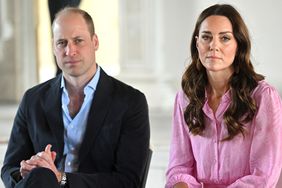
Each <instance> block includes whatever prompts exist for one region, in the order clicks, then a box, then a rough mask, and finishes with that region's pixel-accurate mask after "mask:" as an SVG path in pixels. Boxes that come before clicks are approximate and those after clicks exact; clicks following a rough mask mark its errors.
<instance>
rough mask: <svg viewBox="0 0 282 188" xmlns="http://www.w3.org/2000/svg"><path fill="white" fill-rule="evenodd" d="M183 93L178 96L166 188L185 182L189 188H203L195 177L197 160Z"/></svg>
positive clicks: (175, 105)
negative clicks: (185, 117)
mask: <svg viewBox="0 0 282 188" xmlns="http://www.w3.org/2000/svg"><path fill="white" fill-rule="evenodd" d="M184 103H185V102H184V97H183V93H181V92H179V93H178V94H177V95H176V99H175V104H174V114H173V123H172V125H173V126H172V138H171V145H170V158H169V165H168V170H167V173H166V177H167V184H166V186H165V187H166V188H172V187H173V186H174V185H175V184H176V183H179V182H185V183H187V184H188V186H189V188H201V187H202V185H201V184H200V183H199V182H198V181H197V179H196V178H195V177H194V174H195V172H194V170H195V160H194V157H193V154H192V148H191V143H190V138H189V134H188V127H187V125H186V123H185V121H184V118H183V106H185V105H186V104H184Z"/></svg>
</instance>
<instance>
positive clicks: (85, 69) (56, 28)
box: [53, 13, 99, 77]
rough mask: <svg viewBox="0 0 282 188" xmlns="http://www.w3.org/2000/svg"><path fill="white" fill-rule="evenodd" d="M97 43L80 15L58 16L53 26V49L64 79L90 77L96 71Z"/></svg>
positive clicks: (96, 39) (95, 37)
mask: <svg viewBox="0 0 282 188" xmlns="http://www.w3.org/2000/svg"><path fill="white" fill-rule="evenodd" d="M98 46H99V42H98V38H97V36H96V35H93V36H91V35H90V33H89V30H88V27H87V24H86V22H85V20H84V19H83V17H82V16H81V15H80V14H76V13H67V14H63V15H60V16H59V17H58V18H57V19H56V20H55V22H54V25H53V49H54V54H55V56H56V59H57V64H58V66H59V67H60V68H61V69H62V71H63V74H64V76H65V77H80V76H83V77H85V76H86V77H91V76H93V74H94V73H95V71H96V57H95V51H96V50H97V49H98Z"/></svg>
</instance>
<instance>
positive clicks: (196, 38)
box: [195, 36, 199, 48]
mask: <svg viewBox="0 0 282 188" xmlns="http://www.w3.org/2000/svg"><path fill="white" fill-rule="evenodd" d="M198 39H199V37H198V36H195V40H196V48H198Z"/></svg>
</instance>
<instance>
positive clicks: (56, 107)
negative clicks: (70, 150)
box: [43, 76, 64, 159]
mask: <svg viewBox="0 0 282 188" xmlns="http://www.w3.org/2000/svg"><path fill="white" fill-rule="evenodd" d="M60 81H61V76H58V77H57V78H56V79H55V80H54V81H53V82H52V83H50V89H49V90H48V91H47V92H46V98H45V99H43V109H44V110H45V114H46V119H47V122H48V125H49V127H50V129H51V131H52V133H53V135H54V136H55V139H56V141H57V146H53V147H52V149H54V150H55V151H56V152H57V155H58V156H57V157H58V159H61V158H62V156H63V151H64V124H63V120H62V118H63V117H62V107H61V106H62V105H61V104H62V102H61V89H60V88H61V87H60V83H61V82H60Z"/></svg>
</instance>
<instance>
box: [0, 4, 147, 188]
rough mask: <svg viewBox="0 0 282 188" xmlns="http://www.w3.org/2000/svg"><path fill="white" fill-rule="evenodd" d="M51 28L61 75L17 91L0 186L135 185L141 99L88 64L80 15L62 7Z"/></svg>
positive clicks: (89, 35)
mask: <svg viewBox="0 0 282 188" xmlns="http://www.w3.org/2000/svg"><path fill="white" fill-rule="evenodd" d="M52 30H53V48H54V54H55V56H56V59H57V63H58V66H59V67H60V68H61V69H62V71H63V73H62V75H59V76H57V77H56V78H54V79H51V80H49V81H47V82H45V83H43V84H40V85H38V86H35V87H33V88H31V89H29V90H28V91H27V92H26V93H25V95H24V97H23V99H22V102H21V104H20V106H19V109H18V112H17V115H16V118H15V121H14V126H13V129H12V134H11V137H10V140H9V144H8V148H7V152H6V156H5V159H4V165H3V168H2V170H1V177H2V179H3V182H4V184H5V186H6V187H29V188H31V187H41V188H44V187H46V188H47V187H60V186H64V187H70V188H72V187H79V188H84V187H95V188H110V187H114V188H122V187H124V188H125V187H126V188H131V187H132V188H137V187H139V186H140V180H141V176H142V173H143V171H144V168H145V161H146V156H147V154H148V148H149V137H150V136H149V134H150V133H149V118H148V107H147V102H146V99H145V96H144V95H143V94H142V93H141V92H139V91H138V90H136V89H134V88H132V87H130V86H128V85H126V84H124V83H122V82H120V81H118V80H116V79H114V78H112V77H110V76H108V75H107V74H106V73H105V72H104V71H103V70H102V68H100V67H99V66H98V65H97V64H96V61H95V52H96V50H97V49H98V46H99V42H98V38H97V35H96V34H95V30H94V24H93V21H92V18H91V17H90V15H89V14H88V13H86V12H85V11H83V10H80V9H78V8H65V9H63V10H62V11H60V12H59V13H58V14H57V16H56V18H55V20H54V23H53V25H52Z"/></svg>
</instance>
